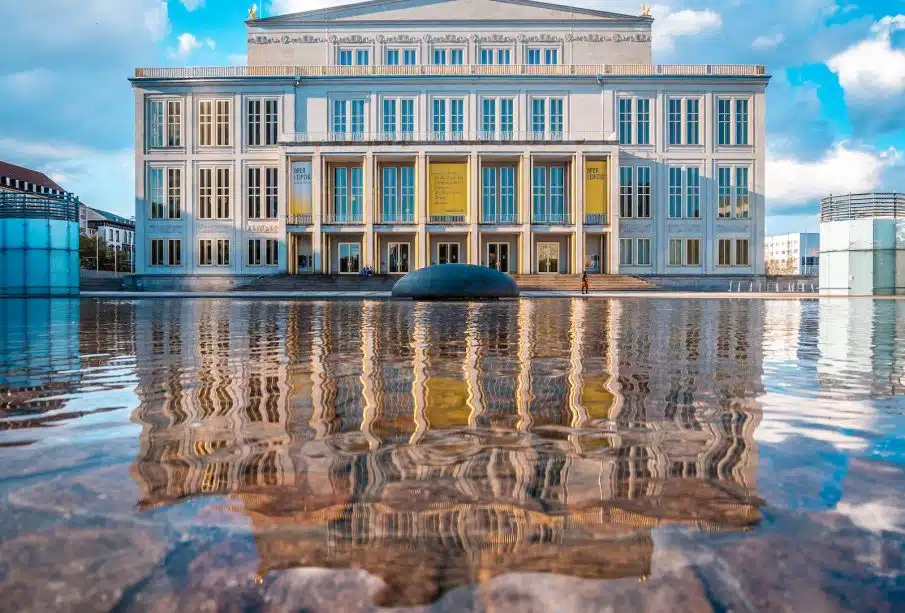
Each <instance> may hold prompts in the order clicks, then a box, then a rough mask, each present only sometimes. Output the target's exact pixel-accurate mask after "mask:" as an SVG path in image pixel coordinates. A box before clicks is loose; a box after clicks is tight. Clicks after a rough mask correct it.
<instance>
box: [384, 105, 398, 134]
mask: <svg viewBox="0 0 905 613" xmlns="http://www.w3.org/2000/svg"><path fill="white" fill-rule="evenodd" d="M383 134H384V138H392V137H394V136H395V135H396V100H395V99H391V98H387V99H385V100H384V101H383Z"/></svg>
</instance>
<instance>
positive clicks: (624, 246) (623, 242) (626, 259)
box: [619, 238, 632, 266]
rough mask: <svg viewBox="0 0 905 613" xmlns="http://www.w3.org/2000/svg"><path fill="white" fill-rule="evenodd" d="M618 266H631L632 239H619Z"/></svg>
mask: <svg viewBox="0 0 905 613" xmlns="http://www.w3.org/2000/svg"><path fill="white" fill-rule="evenodd" d="M619 264H621V265H622V266H631V265H632V239H630V238H620V239H619Z"/></svg>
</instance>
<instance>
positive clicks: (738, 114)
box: [735, 100, 748, 145]
mask: <svg viewBox="0 0 905 613" xmlns="http://www.w3.org/2000/svg"><path fill="white" fill-rule="evenodd" d="M735 144H736V145H747V144H748V101H747V100H736V101H735Z"/></svg>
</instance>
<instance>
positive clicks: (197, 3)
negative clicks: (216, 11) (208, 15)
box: [179, 0, 204, 13]
mask: <svg viewBox="0 0 905 613" xmlns="http://www.w3.org/2000/svg"><path fill="white" fill-rule="evenodd" d="M179 1H180V2H182V6H184V7H185V10H187V11H188V12H190V13H191V12H192V11H194V10H196V9H197V8H198V7H201V6H204V0H179Z"/></svg>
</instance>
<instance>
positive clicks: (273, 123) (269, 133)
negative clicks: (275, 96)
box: [264, 100, 280, 145]
mask: <svg viewBox="0 0 905 613" xmlns="http://www.w3.org/2000/svg"><path fill="white" fill-rule="evenodd" d="M277 108H278V107H277V101H276V100H265V101H264V144H265V145H276V144H277V140H278V139H279V129H280V116H279V112H278V110H277Z"/></svg>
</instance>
